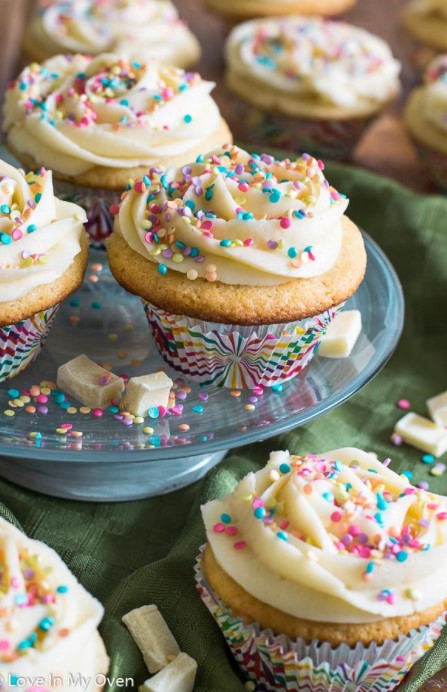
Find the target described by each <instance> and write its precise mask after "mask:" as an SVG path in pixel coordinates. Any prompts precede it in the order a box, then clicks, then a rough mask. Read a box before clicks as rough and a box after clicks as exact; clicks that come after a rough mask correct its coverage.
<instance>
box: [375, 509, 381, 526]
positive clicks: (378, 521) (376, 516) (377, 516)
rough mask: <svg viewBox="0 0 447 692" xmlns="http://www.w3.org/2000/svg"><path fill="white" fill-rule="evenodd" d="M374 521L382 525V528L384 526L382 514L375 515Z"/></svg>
mask: <svg viewBox="0 0 447 692" xmlns="http://www.w3.org/2000/svg"><path fill="white" fill-rule="evenodd" d="M374 519H375V520H376V521H377V523H378V524H380V526H383V517H382V515H381V514H380V512H377V513H376V514H375V515H374Z"/></svg>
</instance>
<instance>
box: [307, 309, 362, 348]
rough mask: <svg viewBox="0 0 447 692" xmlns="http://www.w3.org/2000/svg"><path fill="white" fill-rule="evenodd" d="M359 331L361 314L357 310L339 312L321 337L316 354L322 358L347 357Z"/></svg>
mask: <svg viewBox="0 0 447 692" xmlns="http://www.w3.org/2000/svg"><path fill="white" fill-rule="evenodd" d="M361 331H362V315H361V313H360V312H359V311H358V310H346V311H345V312H340V313H339V314H338V315H337V316H336V317H335V318H334V319H333V320H332V322H331V323H330V324H329V327H328V328H327V331H326V334H325V335H324V336H323V337H322V339H321V343H320V346H319V349H318V354H319V355H320V356H323V357H324V358H347V357H348V356H350V355H351V351H352V349H353V348H354V346H355V344H356V341H357V339H358V338H359V336H360V333H361Z"/></svg>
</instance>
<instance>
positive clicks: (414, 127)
mask: <svg viewBox="0 0 447 692" xmlns="http://www.w3.org/2000/svg"><path fill="white" fill-rule="evenodd" d="M404 117H405V124H406V127H407V130H408V133H409V134H410V137H411V138H412V140H413V142H414V143H415V145H416V147H417V149H418V152H419V154H420V156H421V159H422V161H423V162H424V164H425V168H426V170H427V174H428V176H429V177H430V179H431V180H432V181H433V182H434V183H435V185H437V186H438V187H439V188H441V189H443V190H445V191H447V55H440V56H439V57H438V58H436V59H435V60H434V61H433V62H432V63H430V65H429V66H428V68H427V70H426V72H425V80H424V85H423V86H421V87H418V88H417V89H415V90H414V91H413V92H412V93H411V94H410V97H409V99H408V102H407V104H406V107H405V113H404Z"/></svg>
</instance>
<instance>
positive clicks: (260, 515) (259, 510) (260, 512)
mask: <svg viewBox="0 0 447 692" xmlns="http://www.w3.org/2000/svg"><path fill="white" fill-rule="evenodd" d="M253 514H254V516H255V518H256V519H264V517H265V515H266V514H267V512H266V511H265V509H264V507H256V509H255V511H254V512H253Z"/></svg>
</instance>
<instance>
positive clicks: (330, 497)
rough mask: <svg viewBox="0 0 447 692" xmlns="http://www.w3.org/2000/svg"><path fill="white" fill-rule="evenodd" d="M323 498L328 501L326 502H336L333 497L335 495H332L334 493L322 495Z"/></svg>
mask: <svg viewBox="0 0 447 692" xmlns="http://www.w3.org/2000/svg"><path fill="white" fill-rule="evenodd" d="M321 497H323V498H324V499H325V500H326V502H333V501H334V496H333V494H332V493H329V492H327V493H322V494H321Z"/></svg>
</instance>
